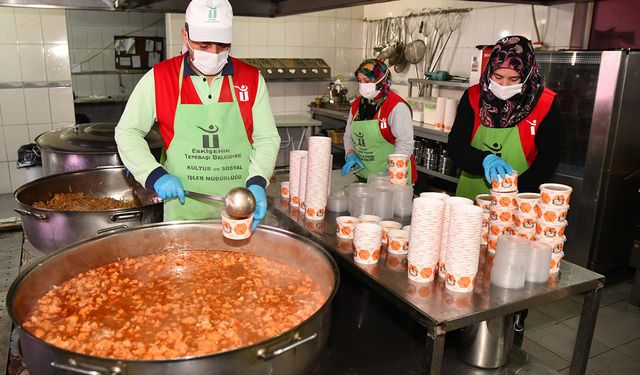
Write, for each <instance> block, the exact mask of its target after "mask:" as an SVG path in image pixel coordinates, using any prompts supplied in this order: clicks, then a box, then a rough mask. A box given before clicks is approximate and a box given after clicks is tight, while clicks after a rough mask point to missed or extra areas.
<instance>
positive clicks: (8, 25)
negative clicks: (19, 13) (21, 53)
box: [0, 7, 18, 44]
mask: <svg viewBox="0 0 640 375" xmlns="http://www.w3.org/2000/svg"><path fill="white" fill-rule="evenodd" d="M0 25H2V33H0V44H15V43H16V42H17V41H18V34H17V33H16V17H15V13H14V11H13V8H11V7H0Z"/></svg>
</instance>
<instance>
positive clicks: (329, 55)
mask: <svg viewBox="0 0 640 375" xmlns="http://www.w3.org/2000/svg"><path fill="white" fill-rule="evenodd" d="M305 57H320V58H322V59H323V60H324V62H326V63H327V64H328V65H329V66H330V67H333V66H334V65H335V61H336V49H335V48H334V47H321V48H317V49H316V54H315V56H305Z"/></svg>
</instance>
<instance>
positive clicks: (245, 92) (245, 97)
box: [233, 85, 249, 102]
mask: <svg viewBox="0 0 640 375" xmlns="http://www.w3.org/2000/svg"><path fill="white" fill-rule="evenodd" d="M233 87H235V88H237V89H238V90H240V95H239V96H240V101H241V102H248V101H249V86H247V85H242V86H233Z"/></svg>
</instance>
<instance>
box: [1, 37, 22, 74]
mask: <svg viewBox="0 0 640 375" xmlns="http://www.w3.org/2000/svg"><path fill="white" fill-rule="evenodd" d="M0 56H2V58H1V61H2V69H0V82H22V75H21V73H20V53H19V50H18V46H17V45H16V44H0Z"/></svg>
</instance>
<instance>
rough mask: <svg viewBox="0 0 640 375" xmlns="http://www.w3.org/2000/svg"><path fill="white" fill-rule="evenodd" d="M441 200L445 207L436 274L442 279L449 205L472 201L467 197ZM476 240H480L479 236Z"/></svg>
mask: <svg viewBox="0 0 640 375" xmlns="http://www.w3.org/2000/svg"><path fill="white" fill-rule="evenodd" d="M443 202H444V203H445V207H444V213H443V215H442V241H441V242H440V254H439V256H438V276H439V277H440V278H442V279H443V280H444V278H445V277H446V276H447V270H446V266H445V263H446V261H447V247H448V245H449V242H448V241H449V229H450V223H449V214H450V212H451V207H453V206H456V205H459V204H461V205H473V201H472V200H471V199H469V198H464V197H447V198H446V199H444V200H443ZM455 230H457V228H454V231H455ZM478 242H480V239H479V238H478ZM476 246H477V247H478V249H479V248H480V246H478V244H476Z"/></svg>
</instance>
